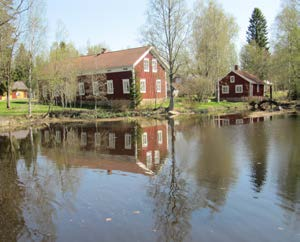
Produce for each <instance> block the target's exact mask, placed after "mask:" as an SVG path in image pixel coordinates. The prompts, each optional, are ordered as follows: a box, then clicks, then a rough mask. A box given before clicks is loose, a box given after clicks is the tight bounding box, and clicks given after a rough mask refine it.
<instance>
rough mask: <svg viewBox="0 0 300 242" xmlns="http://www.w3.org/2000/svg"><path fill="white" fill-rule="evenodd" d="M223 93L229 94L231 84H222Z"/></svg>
mask: <svg viewBox="0 0 300 242" xmlns="http://www.w3.org/2000/svg"><path fill="white" fill-rule="evenodd" d="M222 93H223V94H228V93H229V86H222Z"/></svg>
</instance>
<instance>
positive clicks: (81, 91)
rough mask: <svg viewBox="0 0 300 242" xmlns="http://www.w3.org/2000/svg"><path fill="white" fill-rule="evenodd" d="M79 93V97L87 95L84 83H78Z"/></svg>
mask: <svg viewBox="0 0 300 242" xmlns="http://www.w3.org/2000/svg"><path fill="white" fill-rule="evenodd" d="M78 93H79V96H84V95H85V89H84V82H79V83H78Z"/></svg>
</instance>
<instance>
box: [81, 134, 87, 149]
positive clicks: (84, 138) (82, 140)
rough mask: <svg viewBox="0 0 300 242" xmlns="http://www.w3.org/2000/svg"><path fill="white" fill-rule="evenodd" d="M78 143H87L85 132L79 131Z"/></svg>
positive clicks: (82, 144)
mask: <svg viewBox="0 0 300 242" xmlns="http://www.w3.org/2000/svg"><path fill="white" fill-rule="evenodd" d="M80 145H81V146H86V145H87V134H86V132H82V133H81V137H80Z"/></svg>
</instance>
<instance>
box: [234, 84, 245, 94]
mask: <svg viewBox="0 0 300 242" xmlns="http://www.w3.org/2000/svg"><path fill="white" fill-rule="evenodd" d="M235 93H243V85H235Z"/></svg>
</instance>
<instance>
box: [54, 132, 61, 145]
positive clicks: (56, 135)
mask: <svg viewBox="0 0 300 242" xmlns="http://www.w3.org/2000/svg"><path fill="white" fill-rule="evenodd" d="M55 142H56V143H58V144H60V143H61V131H60V130H56V131H55Z"/></svg>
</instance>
